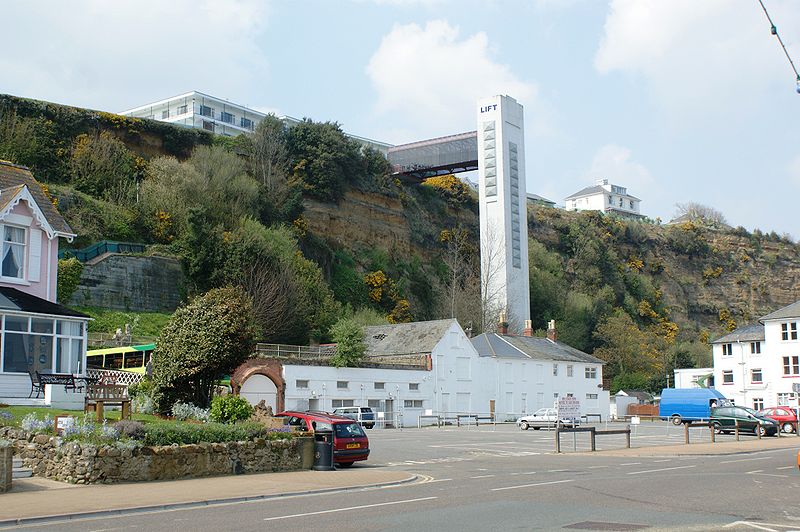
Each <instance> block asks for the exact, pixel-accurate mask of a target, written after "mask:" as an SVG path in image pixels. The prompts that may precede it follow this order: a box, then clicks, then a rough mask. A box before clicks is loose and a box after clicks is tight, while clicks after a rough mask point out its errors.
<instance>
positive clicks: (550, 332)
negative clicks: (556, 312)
mask: <svg viewBox="0 0 800 532" xmlns="http://www.w3.org/2000/svg"><path fill="white" fill-rule="evenodd" d="M547 339H548V340H550V341H551V342H555V341H556V340H558V331H556V320H550V321H548V322H547Z"/></svg>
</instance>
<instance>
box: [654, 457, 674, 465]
mask: <svg viewBox="0 0 800 532" xmlns="http://www.w3.org/2000/svg"><path fill="white" fill-rule="evenodd" d="M671 460H672V459H671V458H667V459H666V460H653V463H654V464H657V463H659V462H670V461H671Z"/></svg>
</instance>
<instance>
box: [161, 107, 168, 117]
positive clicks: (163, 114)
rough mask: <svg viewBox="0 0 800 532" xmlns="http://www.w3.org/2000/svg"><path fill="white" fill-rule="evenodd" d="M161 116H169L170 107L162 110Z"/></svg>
mask: <svg viewBox="0 0 800 532" xmlns="http://www.w3.org/2000/svg"><path fill="white" fill-rule="evenodd" d="M161 118H169V109H164V110H163V111H161Z"/></svg>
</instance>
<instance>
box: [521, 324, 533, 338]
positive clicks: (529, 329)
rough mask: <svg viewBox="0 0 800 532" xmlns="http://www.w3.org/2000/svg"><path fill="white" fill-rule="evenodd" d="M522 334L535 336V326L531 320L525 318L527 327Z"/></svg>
mask: <svg viewBox="0 0 800 532" xmlns="http://www.w3.org/2000/svg"><path fill="white" fill-rule="evenodd" d="M522 336H533V326H532V325H531V320H525V328H524V329H523V330H522Z"/></svg>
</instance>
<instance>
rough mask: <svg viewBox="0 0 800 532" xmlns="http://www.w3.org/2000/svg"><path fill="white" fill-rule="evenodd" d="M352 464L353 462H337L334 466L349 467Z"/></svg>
mask: <svg viewBox="0 0 800 532" xmlns="http://www.w3.org/2000/svg"><path fill="white" fill-rule="evenodd" d="M352 465H353V462H337V463H336V467H350V466H352Z"/></svg>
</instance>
